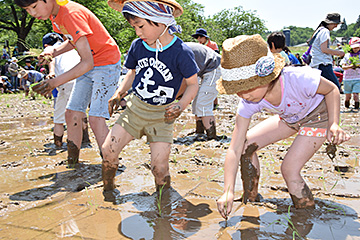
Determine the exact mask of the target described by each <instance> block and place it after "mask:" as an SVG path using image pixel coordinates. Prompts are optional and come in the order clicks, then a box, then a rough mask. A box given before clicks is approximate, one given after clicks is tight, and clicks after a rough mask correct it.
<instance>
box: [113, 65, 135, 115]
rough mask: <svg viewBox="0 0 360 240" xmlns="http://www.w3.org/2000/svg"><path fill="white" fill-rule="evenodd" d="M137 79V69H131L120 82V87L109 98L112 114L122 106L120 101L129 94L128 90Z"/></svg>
mask: <svg viewBox="0 0 360 240" xmlns="http://www.w3.org/2000/svg"><path fill="white" fill-rule="evenodd" d="M134 79H135V69H130V70H129V71H128V72H127V73H126V75H125V78H124V80H123V81H122V82H121V83H120V86H119V88H118V89H117V90H116V91H115V93H114V95H113V96H112V97H111V98H110V99H109V101H108V102H109V104H108V108H109V113H110V116H111V115H112V114H113V112H114V111H115V110H116V109H118V108H119V107H120V101H121V99H122V98H123V97H125V96H126V95H127V93H128V92H127V91H128V90H129V89H130V88H131V86H132V83H133V81H134Z"/></svg>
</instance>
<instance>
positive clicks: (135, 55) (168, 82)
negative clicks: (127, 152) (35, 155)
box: [102, 0, 199, 204]
mask: <svg viewBox="0 0 360 240" xmlns="http://www.w3.org/2000/svg"><path fill="white" fill-rule="evenodd" d="M109 5H110V6H111V7H112V8H114V9H116V10H118V11H122V13H123V14H124V17H125V18H126V19H127V20H128V21H129V23H130V24H131V26H132V27H133V28H134V29H135V31H136V34H137V35H138V36H139V39H136V40H134V42H133V43H132V45H131V47H130V49H129V54H128V58H127V60H126V62H125V67H126V68H128V69H129V71H128V73H127V74H126V76H125V79H124V81H123V82H122V83H121V85H120V87H119V88H118V89H117V91H116V93H115V94H114V96H113V97H112V98H111V99H110V100H109V111H110V113H112V111H113V109H114V108H116V107H118V106H119V103H120V100H121V98H122V97H123V96H124V95H126V93H127V90H129V89H130V87H132V89H133V93H134V94H132V95H130V99H129V101H128V104H127V108H126V110H125V111H124V112H123V113H122V114H121V115H120V117H119V119H118V120H117V122H116V124H115V125H114V127H113V128H112V129H111V131H110V133H109V134H108V135H107V137H106V140H105V142H104V144H103V148H102V153H103V164H102V169H103V170H102V173H103V182H104V191H103V195H104V197H105V201H110V202H113V203H114V204H118V203H119V196H120V192H119V191H118V190H117V189H116V186H115V173H116V170H117V168H118V164H119V160H118V155H119V153H120V152H121V150H122V149H123V148H124V147H125V145H127V144H128V143H129V142H130V141H131V140H133V139H135V138H141V137H142V136H143V135H146V136H147V140H148V142H150V150H151V170H152V173H153V175H154V177H155V185H156V189H157V190H160V188H169V187H170V173H169V162H168V160H169V155H170V149H171V143H172V139H173V122H174V121H175V119H176V118H177V117H178V116H180V114H181V112H182V111H183V110H184V109H185V108H186V106H188V104H189V103H190V102H191V101H192V99H193V98H194V97H195V96H196V93H197V91H198V82H197V75H196V74H197V72H198V70H199V69H198V67H197V65H196V63H195V60H194V54H193V53H192V51H191V49H190V48H189V47H188V46H186V45H185V44H184V43H183V41H181V40H180V39H179V38H178V37H176V36H174V35H172V33H174V32H180V30H181V29H180V26H177V25H176V21H175V19H174V17H177V16H180V15H181V14H182V12H183V10H182V7H181V6H180V5H179V4H178V3H177V2H176V1H173V0H168V1H166V4H164V2H162V3H160V2H148V1H125V3H119V1H116V0H110V1H109ZM183 80H184V81H185V82H186V85H187V88H186V90H185V92H184V94H183V97H182V98H181V100H180V101H178V102H174V101H175V98H176V95H177V93H178V91H179V88H180V85H181V83H182V81H183Z"/></svg>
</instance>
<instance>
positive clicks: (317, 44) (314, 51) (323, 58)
mask: <svg viewBox="0 0 360 240" xmlns="http://www.w3.org/2000/svg"><path fill="white" fill-rule="evenodd" d="M318 32H319V33H318V34H317V36H316V38H315V41H314V43H313V45H312V48H311V51H310V54H311V56H312V58H311V63H310V67H313V68H317V67H318V66H319V65H320V64H324V65H328V64H331V65H332V62H333V59H332V55H331V54H327V53H324V52H322V51H321V44H322V43H324V42H325V41H327V40H329V41H328V47H329V44H330V31H329V29H327V28H325V27H320V28H319V30H318ZM315 34H316V33H315Z"/></svg>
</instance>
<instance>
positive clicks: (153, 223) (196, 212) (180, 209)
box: [118, 188, 212, 240]
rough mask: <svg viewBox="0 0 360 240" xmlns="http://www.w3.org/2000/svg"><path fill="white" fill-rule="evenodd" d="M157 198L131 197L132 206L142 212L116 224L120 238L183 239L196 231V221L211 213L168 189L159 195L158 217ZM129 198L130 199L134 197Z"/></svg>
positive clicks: (197, 225)
mask: <svg viewBox="0 0 360 240" xmlns="http://www.w3.org/2000/svg"><path fill="white" fill-rule="evenodd" d="M138 196H140V195H138ZM157 196H158V193H156V192H155V193H154V194H152V195H144V194H142V197H140V198H135V199H137V201H134V206H136V207H137V208H138V209H140V210H142V209H146V210H144V211H143V212H141V213H140V214H139V215H132V216H130V217H127V218H125V219H124V220H123V221H121V222H120V224H119V227H118V231H119V233H120V234H121V235H122V236H125V237H128V238H130V239H164V240H171V239H185V238H187V237H189V236H191V235H193V234H195V233H196V232H197V231H198V230H199V229H200V227H201V222H200V220H199V218H200V217H204V216H206V215H208V214H210V213H211V212H212V211H211V210H210V208H209V205H208V204H205V203H201V204H198V205H193V204H192V203H191V202H189V201H187V200H186V199H184V198H182V197H181V195H180V194H179V193H178V192H176V191H175V190H174V189H173V188H170V189H168V190H166V191H165V192H163V194H162V196H161V204H160V206H161V216H160V215H159V210H158V209H157V206H158V197H157ZM131 199H132V200H134V197H132V198H131ZM139 229H141V231H140V230H139Z"/></svg>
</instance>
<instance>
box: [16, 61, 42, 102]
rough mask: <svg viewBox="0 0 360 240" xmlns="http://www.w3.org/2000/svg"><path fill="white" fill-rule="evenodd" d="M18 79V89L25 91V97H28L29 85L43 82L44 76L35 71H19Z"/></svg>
mask: <svg viewBox="0 0 360 240" xmlns="http://www.w3.org/2000/svg"><path fill="white" fill-rule="evenodd" d="M18 78H19V79H20V80H19V81H20V87H21V88H22V89H24V91H25V97H27V96H28V95H29V91H30V85H31V84H33V83H38V82H41V81H42V80H44V74H42V73H40V72H38V71H36V70H25V69H23V68H21V69H20V70H19V75H18Z"/></svg>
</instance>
